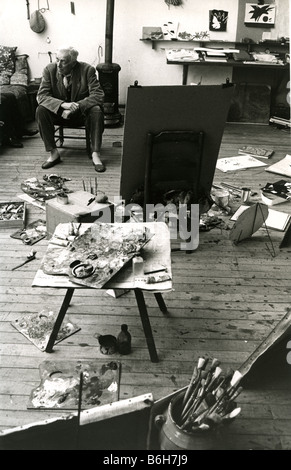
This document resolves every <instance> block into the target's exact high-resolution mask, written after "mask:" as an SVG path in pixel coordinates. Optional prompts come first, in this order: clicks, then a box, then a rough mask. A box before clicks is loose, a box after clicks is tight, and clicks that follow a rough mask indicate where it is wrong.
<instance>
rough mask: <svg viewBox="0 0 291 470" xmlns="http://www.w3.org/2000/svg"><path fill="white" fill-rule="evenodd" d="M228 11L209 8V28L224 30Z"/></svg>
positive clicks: (211, 29)
mask: <svg viewBox="0 0 291 470" xmlns="http://www.w3.org/2000/svg"><path fill="white" fill-rule="evenodd" d="M227 19H228V11H224V10H209V30H210V31H226V27H227Z"/></svg>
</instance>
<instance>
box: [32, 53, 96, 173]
mask: <svg viewBox="0 0 291 470" xmlns="http://www.w3.org/2000/svg"><path fill="white" fill-rule="evenodd" d="M78 55H79V53H78V51H77V50H76V49H74V48H73V47H65V48H60V49H59V50H58V51H57V57H56V62H55V63H50V64H48V65H47V66H46V67H45V69H44V71H43V75H42V81H41V84H40V87H39V91H38V94H37V102H38V107H37V110H36V120H37V123H38V127H39V132H40V136H41V138H42V140H43V142H44V146H45V150H46V151H47V152H50V155H49V158H48V160H47V161H46V162H45V163H43V165H42V168H43V169H47V168H51V167H52V166H54V165H57V164H58V163H60V162H61V157H60V154H59V151H58V149H57V147H56V143H55V138H54V124H63V125H67V124H68V121H69V122H70V125H72V126H73V127H74V126H76V127H79V126H82V125H85V126H86V128H87V129H88V131H89V134H90V139H91V147H92V162H93V165H94V167H95V170H96V171H98V172H103V171H105V165H104V164H103V163H102V161H101V159H100V151H101V144H102V134H103V131H104V114H103V108H102V105H103V101H104V92H103V90H102V88H101V86H100V83H99V81H98V80H97V77H96V70H95V69H94V67H92V66H91V65H89V64H87V63H85V62H79V61H77V57H78Z"/></svg>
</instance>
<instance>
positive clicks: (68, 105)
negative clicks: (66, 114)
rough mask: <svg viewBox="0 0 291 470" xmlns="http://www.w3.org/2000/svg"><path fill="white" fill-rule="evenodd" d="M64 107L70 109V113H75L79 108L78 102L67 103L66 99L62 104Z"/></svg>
mask: <svg viewBox="0 0 291 470" xmlns="http://www.w3.org/2000/svg"><path fill="white" fill-rule="evenodd" d="M61 106H62V108H63V109H65V110H68V111H70V113H75V112H76V111H78V109H79V107H80V106H79V105H78V103H74V102H73V103H66V102H65V101H64V102H63V103H62V104H61Z"/></svg>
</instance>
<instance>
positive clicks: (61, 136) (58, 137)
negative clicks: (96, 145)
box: [55, 124, 91, 156]
mask: <svg viewBox="0 0 291 470" xmlns="http://www.w3.org/2000/svg"><path fill="white" fill-rule="evenodd" d="M65 129H81V130H82V131H85V135H84V136H82V135H72V134H67V133H65V132H64V130H65ZM65 139H74V140H84V139H85V140H86V150H87V153H88V155H89V156H90V154H91V142H90V135H89V131H88V130H87V129H86V127H85V126H70V125H69V124H68V125H65V126H64V125H63V124H56V125H55V142H56V145H57V147H62V146H63V144H64V140H65Z"/></svg>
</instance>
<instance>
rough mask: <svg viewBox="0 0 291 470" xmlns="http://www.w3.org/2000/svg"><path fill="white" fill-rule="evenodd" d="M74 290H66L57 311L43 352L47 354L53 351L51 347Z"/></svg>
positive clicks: (69, 288) (71, 288)
mask: <svg viewBox="0 0 291 470" xmlns="http://www.w3.org/2000/svg"><path fill="white" fill-rule="evenodd" d="M74 290H75V289H74V288H73V287H68V289H67V292H66V295H65V298H64V300H63V303H62V306H61V308H60V310H59V314H58V316H57V319H56V322H55V324H54V327H53V331H52V332H51V335H50V338H49V340H48V343H47V347H46V349H45V352H47V353H51V352H52V351H53V346H54V344H55V341H56V339H57V336H58V333H59V331H60V328H61V326H62V323H63V319H64V318H65V315H66V313H67V310H68V307H69V305H70V302H71V298H72V296H73V293H74Z"/></svg>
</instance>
